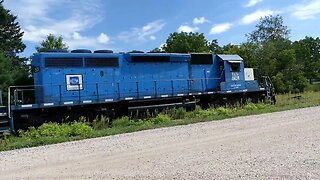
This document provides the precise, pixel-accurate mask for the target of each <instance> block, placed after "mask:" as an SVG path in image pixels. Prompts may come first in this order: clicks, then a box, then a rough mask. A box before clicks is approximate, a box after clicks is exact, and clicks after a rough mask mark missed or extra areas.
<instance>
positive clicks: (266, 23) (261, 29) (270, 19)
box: [246, 15, 290, 43]
mask: <svg viewBox="0 0 320 180" xmlns="http://www.w3.org/2000/svg"><path fill="white" fill-rule="evenodd" d="M289 35H290V30H289V29H288V27H287V26H285V25H284V24H283V18H282V16H280V15H276V16H272V15H270V16H266V17H264V18H261V19H260V22H259V23H258V24H257V25H256V30H254V31H253V32H251V33H250V34H247V35H246V36H247V38H248V41H250V42H257V43H263V42H267V41H279V40H284V39H289Z"/></svg>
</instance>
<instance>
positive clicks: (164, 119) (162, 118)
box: [151, 113, 171, 124]
mask: <svg viewBox="0 0 320 180" xmlns="http://www.w3.org/2000/svg"><path fill="white" fill-rule="evenodd" d="M170 121H171V118H170V116H168V115H167V114H161V113H160V114H158V115H157V116H156V117H154V118H151V122H152V123H154V124H164V123H168V122H170Z"/></svg>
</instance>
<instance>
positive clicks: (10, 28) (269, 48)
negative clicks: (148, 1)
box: [0, 0, 320, 94]
mask: <svg viewBox="0 0 320 180" xmlns="http://www.w3.org/2000/svg"><path fill="white" fill-rule="evenodd" d="M2 3H3V0H0V69H1V71H0V90H2V91H4V94H5V93H6V90H7V88H8V86H11V85H25V84H32V77H31V72H30V70H29V69H30V67H29V66H28V65H27V64H26V63H25V62H27V60H28V59H27V58H21V57H18V56H17V54H18V53H21V52H23V51H24V49H25V47H26V46H25V44H24V43H23V42H22V36H23V32H22V30H21V28H20V26H19V23H18V22H17V17H16V16H14V15H12V14H11V13H10V11H9V10H7V9H5V8H4V7H3V5H2ZM246 37H247V41H246V42H243V43H241V44H239V45H234V44H228V45H225V46H220V45H219V44H218V40H216V39H214V40H212V41H208V40H207V39H206V38H205V36H204V34H203V33H185V32H174V33H171V34H170V35H169V37H168V38H167V40H166V43H165V45H164V46H163V47H161V48H155V49H154V50H152V51H153V52H168V53H171V52H173V53H189V52H206V53H209V52H210V53H215V54H239V55H240V56H241V57H242V58H243V59H244V60H245V65H246V67H252V68H256V71H257V73H258V74H259V75H261V76H262V75H267V76H270V77H271V79H272V81H273V83H274V85H275V88H276V91H277V92H280V93H286V92H302V91H304V90H305V88H306V86H307V85H308V83H311V82H312V81H313V80H318V79H320V73H319V71H320V39H319V38H318V37H316V38H314V37H305V38H304V39H301V40H299V41H291V40H290V39H289V37H290V29H289V28H288V27H287V26H285V25H284V22H283V18H282V17H281V16H279V15H277V16H266V17H264V18H262V19H260V22H259V23H258V24H257V25H256V28H255V30H254V31H253V32H251V33H248V34H246ZM52 49H65V50H67V49H68V46H67V44H65V43H64V42H63V39H62V37H61V36H60V37H56V36H54V35H52V34H49V35H48V36H47V38H46V39H45V40H43V41H42V42H41V43H40V46H38V47H36V48H35V51H37V52H42V51H47V50H52Z"/></svg>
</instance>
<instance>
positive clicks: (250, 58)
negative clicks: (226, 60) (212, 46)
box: [222, 42, 259, 68]
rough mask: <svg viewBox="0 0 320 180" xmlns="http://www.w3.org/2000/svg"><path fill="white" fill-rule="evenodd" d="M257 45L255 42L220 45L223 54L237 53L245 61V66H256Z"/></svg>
mask: <svg viewBox="0 0 320 180" xmlns="http://www.w3.org/2000/svg"><path fill="white" fill-rule="evenodd" d="M258 49H259V47H258V45H257V44H256V43H251V42H245V43H242V44H240V45H233V44H227V45H225V46H223V47H222V53H223V54H238V55H239V56H241V57H242V58H243V59H244V61H245V66H246V67H251V68H258V66H259V65H258V62H257V55H256V54H257V51H258Z"/></svg>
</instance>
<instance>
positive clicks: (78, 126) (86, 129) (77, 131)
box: [68, 121, 93, 136]
mask: <svg viewBox="0 0 320 180" xmlns="http://www.w3.org/2000/svg"><path fill="white" fill-rule="evenodd" d="M69 127H70V132H68V134H69V136H88V135H89V134H90V133H91V132H92V131H93V129H92V127H90V126H89V125H88V124H86V123H83V122H76V121H75V122H73V123H71V124H70V125H69Z"/></svg>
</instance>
